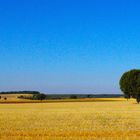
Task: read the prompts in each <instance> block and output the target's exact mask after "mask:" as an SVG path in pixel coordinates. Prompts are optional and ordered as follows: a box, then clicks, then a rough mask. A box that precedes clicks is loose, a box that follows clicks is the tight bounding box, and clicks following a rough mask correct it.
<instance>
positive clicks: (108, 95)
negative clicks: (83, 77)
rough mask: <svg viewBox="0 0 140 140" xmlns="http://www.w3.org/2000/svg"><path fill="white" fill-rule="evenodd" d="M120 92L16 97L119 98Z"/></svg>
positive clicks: (36, 98)
mask: <svg viewBox="0 0 140 140" xmlns="http://www.w3.org/2000/svg"><path fill="white" fill-rule="evenodd" d="M120 97H123V95H122V94H42V93H40V94H33V95H32V96H23V95H21V96H19V97H18V98H22V99H30V100H53V99H56V100H57V99H80V98H120Z"/></svg>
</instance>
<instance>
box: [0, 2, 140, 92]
mask: <svg viewBox="0 0 140 140" xmlns="http://www.w3.org/2000/svg"><path fill="white" fill-rule="evenodd" d="M139 7H140V2H139V1H138V0H133V1H132V0H70V1H69V0H68V1H66V0H59V1H58V0H39V1H38V0H20V1H19V0H13V1H11V0H5V1H0V91H9V90H39V91H41V92H46V93H121V92H120V90H119V79H120V77H121V75H122V74H123V72H125V71H127V70H130V69H133V68H140V26H139V25H140V18H139V15H140V8H139Z"/></svg>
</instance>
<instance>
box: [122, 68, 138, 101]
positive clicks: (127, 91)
mask: <svg viewBox="0 0 140 140" xmlns="http://www.w3.org/2000/svg"><path fill="white" fill-rule="evenodd" d="M120 89H121V90H122V92H123V93H124V96H125V98H127V99H130V98H131V97H132V98H135V99H136V101H137V103H139V102H140V70H138V69H133V70H130V71H128V72H125V73H124V74H123V75H122V77H121V79H120Z"/></svg>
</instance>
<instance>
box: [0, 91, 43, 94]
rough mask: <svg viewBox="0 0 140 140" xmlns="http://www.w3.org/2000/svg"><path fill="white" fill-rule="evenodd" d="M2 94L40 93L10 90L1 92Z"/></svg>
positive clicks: (36, 92)
mask: <svg viewBox="0 0 140 140" xmlns="http://www.w3.org/2000/svg"><path fill="white" fill-rule="evenodd" d="M0 94H40V92H38V91H8V92H0Z"/></svg>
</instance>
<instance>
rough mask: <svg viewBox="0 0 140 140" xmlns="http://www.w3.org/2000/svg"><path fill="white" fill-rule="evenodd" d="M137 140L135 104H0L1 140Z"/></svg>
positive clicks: (139, 118) (139, 126)
mask: <svg viewBox="0 0 140 140" xmlns="http://www.w3.org/2000/svg"><path fill="white" fill-rule="evenodd" d="M32 139H33V140H94V139H95V140H96V139H97V140H125V139H126V140H138V139H140V105H138V104H136V103H135V100H129V101H126V100H125V99H115V98H114V99H99V100H98V99H97V100H95V99H94V100H93V101H90V102H89V101H84V102H79V101H75V102H52V103H51V102H48V103H24V104H23V103H19V104H17V103H16V104H15V103H13V104H0V140H32Z"/></svg>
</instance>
